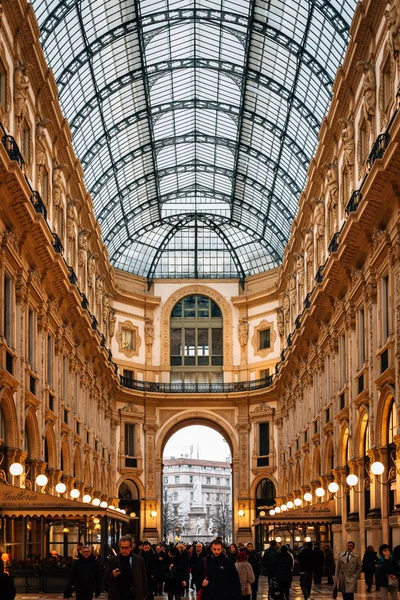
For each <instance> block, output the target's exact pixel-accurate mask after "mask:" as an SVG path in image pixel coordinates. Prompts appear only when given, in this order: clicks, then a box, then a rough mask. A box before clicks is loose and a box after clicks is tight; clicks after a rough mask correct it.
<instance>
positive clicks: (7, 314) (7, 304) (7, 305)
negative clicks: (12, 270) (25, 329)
mask: <svg viewBox="0 0 400 600" xmlns="http://www.w3.org/2000/svg"><path fill="white" fill-rule="evenodd" d="M11 319H12V303H11V279H10V278H9V277H7V275H5V277H4V323H3V329H4V337H5V338H6V342H7V345H8V346H11V345H12V344H11Z"/></svg>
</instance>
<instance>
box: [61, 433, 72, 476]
mask: <svg viewBox="0 0 400 600" xmlns="http://www.w3.org/2000/svg"><path fill="white" fill-rule="evenodd" d="M61 454H62V460H63V474H64V475H72V474H73V472H72V461H71V448H70V445H69V438H68V435H67V434H64V435H63V437H62V439H61Z"/></svg>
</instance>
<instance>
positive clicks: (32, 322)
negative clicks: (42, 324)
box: [28, 309, 36, 371]
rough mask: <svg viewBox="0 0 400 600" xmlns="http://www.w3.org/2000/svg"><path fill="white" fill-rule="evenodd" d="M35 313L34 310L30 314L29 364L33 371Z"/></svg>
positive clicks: (30, 310)
mask: <svg viewBox="0 0 400 600" xmlns="http://www.w3.org/2000/svg"><path fill="white" fill-rule="evenodd" d="M35 325H36V319H35V313H34V312H33V310H32V309H29V312H28V362H29V366H30V368H31V369H32V371H34V370H35V341H36V340H35V333H36V331H35Z"/></svg>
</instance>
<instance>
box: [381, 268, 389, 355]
mask: <svg viewBox="0 0 400 600" xmlns="http://www.w3.org/2000/svg"><path fill="white" fill-rule="evenodd" d="M389 310H390V309H389V277H383V279H382V344H385V343H386V340H387V339H388V337H389V333H390V321H389Z"/></svg>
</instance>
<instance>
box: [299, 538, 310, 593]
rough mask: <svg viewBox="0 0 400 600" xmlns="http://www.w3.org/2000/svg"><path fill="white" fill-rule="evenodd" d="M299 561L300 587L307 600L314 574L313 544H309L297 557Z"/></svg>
mask: <svg viewBox="0 0 400 600" xmlns="http://www.w3.org/2000/svg"><path fill="white" fill-rule="evenodd" d="M297 560H298V562H299V565H300V587H301V591H302V592H303V596H304V600H307V599H308V598H309V597H310V594H311V586H312V574H313V572H314V554H313V543H312V542H307V544H306V547H305V548H303V550H301V551H300V552H299V554H298V555H297Z"/></svg>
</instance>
